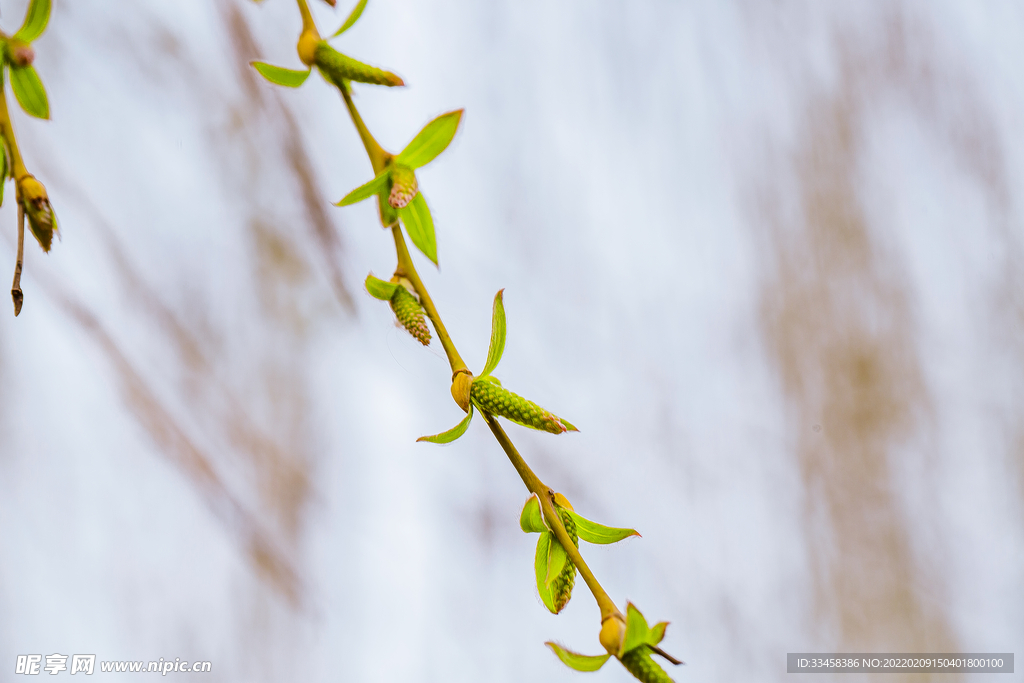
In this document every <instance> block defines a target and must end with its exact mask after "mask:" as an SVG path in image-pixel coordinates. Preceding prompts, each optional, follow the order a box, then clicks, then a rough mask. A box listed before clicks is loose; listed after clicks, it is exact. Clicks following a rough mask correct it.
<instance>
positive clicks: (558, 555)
mask: <svg viewBox="0 0 1024 683" xmlns="http://www.w3.org/2000/svg"><path fill="white" fill-rule="evenodd" d="M548 533H550V532H548ZM568 561H569V556H568V555H567V554H566V553H565V548H563V547H562V544H561V543H559V542H558V539H556V538H552V539H551V543H549V544H548V570H547V575H546V576H545V577H544V585H545V586H546V587H550V586H551V582H552V581H554V580H555V579H557V578H558V575H559V574H561V573H562V570H563V569H564V568H565V563H566V562H568Z"/></svg>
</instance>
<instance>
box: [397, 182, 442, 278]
mask: <svg viewBox="0 0 1024 683" xmlns="http://www.w3.org/2000/svg"><path fill="white" fill-rule="evenodd" d="M398 215H399V216H400V217H401V219H402V222H403V223H405V230H406V232H408V233H409V239H411V240H412V243H413V244H415V245H416V248H417V249H419V250H420V251H422V252H423V255H424V256H426V257H427V258H428V259H430V260H431V261H433V262H434V265H435V266H436V265H437V242H436V241H435V239H434V220H433V219H432V218H431V217H430V209H429V208H427V200H426V199H424V198H423V193H422V192H417V193H416V196H415V197H413V198H412V201H411V202H409V205H408V206H406V207H404V208H402V209H399V210H398Z"/></svg>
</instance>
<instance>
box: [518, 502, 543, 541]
mask: <svg viewBox="0 0 1024 683" xmlns="http://www.w3.org/2000/svg"><path fill="white" fill-rule="evenodd" d="M519 528H520V529H522V530H523V531H525V532H526V533H528V534H538V533H541V532H544V531H547V530H548V528H547V526H546V525H545V524H544V514H543V513H542V512H541V510H540V501H539V500H538V499H537V494H536V493H534V494H533V495H531V496H530V497H529V498H527V499H526V505H524V506H523V512H522V514H521V515H519Z"/></svg>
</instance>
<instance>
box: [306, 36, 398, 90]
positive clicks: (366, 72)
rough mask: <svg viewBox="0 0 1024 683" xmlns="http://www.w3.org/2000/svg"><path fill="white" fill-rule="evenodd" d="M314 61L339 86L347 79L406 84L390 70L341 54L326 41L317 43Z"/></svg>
mask: <svg viewBox="0 0 1024 683" xmlns="http://www.w3.org/2000/svg"><path fill="white" fill-rule="evenodd" d="M313 63H314V64H316V65H317V68H319V69H320V71H321V72H322V73H323V74H324V76H327V78H328V79H329V80H330V81H331V82H332V83H334V84H335V85H337V86H338V87H342V82H343V81H346V80H349V81H358V82H360V83H373V84H375V85H388V86H395V85H405V82H404V81H403V80H402V79H401V78H399V77H398V76H396V75H395V74H393V73H391V72H390V71H384V70H383V69H378V68H376V67H372V66H370V65H369V64H363V63H362V62H359V61H356V60H354V59H352V58H351V57H349V56H347V55H343V54H341V53H340V52H338V51H337V50H335V49H334V48H333V47H331V46H330V45H328V44H327V43H326V42H324V41H320V42H319V43H317V46H316V51H315V52H314V53H313Z"/></svg>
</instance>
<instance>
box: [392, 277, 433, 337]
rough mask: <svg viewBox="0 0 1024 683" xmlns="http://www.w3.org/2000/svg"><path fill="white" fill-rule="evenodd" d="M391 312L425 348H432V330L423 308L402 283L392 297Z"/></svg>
mask: <svg viewBox="0 0 1024 683" xmlns="http://www.w3.org/2000/svg"><path fill="white" fill-rule="evenodd" d="M391 310H393V311H394V312H395V317H396V318H398V322H400V323H402V327H404V328H405V329H406V330H408V332H409V334H411V335H412V336H413V337H415V338H416V339H417V340H418V341H419V342H420V343H421V344H423V345H424V346H430V328H429V327H427V321H426V318H425V317H424V315H423V306H421V305H420V301H419V299H417V298H416V297H415V296H413V295H412V294H411V293H410V292H409V290H408V289H406V288H405V287H404V286H403V285H402V284H401V283H399V285H398V287H396V288H395V293H394V294H392V295H391Z"/></svg>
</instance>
